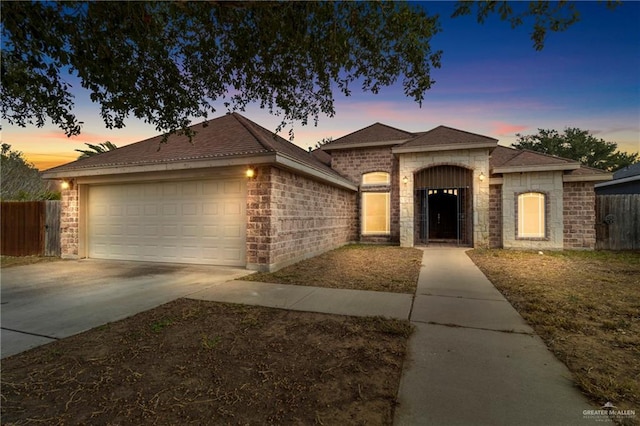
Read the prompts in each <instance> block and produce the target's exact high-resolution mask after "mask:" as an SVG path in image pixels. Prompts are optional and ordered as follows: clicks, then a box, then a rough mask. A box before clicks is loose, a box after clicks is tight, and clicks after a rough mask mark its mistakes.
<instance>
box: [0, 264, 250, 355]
mask: <svg viewBox="0 0 640 426" xmlns="http://www.w3.org/2000/svg"><path fill="white" fill-rule="evenodd" d="M249 273H250V271H247V270H246V269H240V268H232V267H222V266H204V265H182V264H180V265H178V264H159V263H143V262H124V261H106V260H94V259H87V260H80V261H75V260H73V261H60V262H52V263H40V264H35V265H27V266H17V267H12V268H7V269H3V270H2V275H1V276H0V280H1V290H0V295H1V299H0V303H1V307H0V308H1V320H2V322H1V326H2V341H1V350H0V352H1V354H0V357H2V358H4V357H7V356H10V355H14V354H17V353H20V352H23V351H25V350H27V349H30V348H33V347H36V346H39V345H43V344H46V343H49V342H52V341H54V340H56V339H61V338H64V337H68V336H71V335H73V334H77V333H80V332H83V331H86V330H89V329H91V328H94V327H97V326H99V325H102V324H106V323H108V322H112V321H117V320H120V319H123V318H126V317H129V316H131V315H134V314H136V313H138V312H143V311H146V310H148V309H151V308H154V307H156V306H159V305H161V304H163V303H167V302H170V301H172V300H174V299H177V298H180V297H184V296H187V295H190V294H193V293H196V292H198V291H201V290H203V289H206V288H209V287H212V286H215V285H219V284H222V283H224V282H226V281H229V280H232V279H235V278H239V277H242V276H244V275H248V274H249Z"/></svg>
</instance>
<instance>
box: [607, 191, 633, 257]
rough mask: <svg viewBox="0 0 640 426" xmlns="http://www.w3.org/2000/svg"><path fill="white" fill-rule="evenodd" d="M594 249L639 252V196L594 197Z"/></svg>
mask: <svg viewBox="0 0 640 426" xmlns="http://www.w3.org/2000/svg"><path fill="white" fill-rule="evenodd" d="M596 248H597V249H603V250H640V194H615V195H597V196H596Z"/></svg>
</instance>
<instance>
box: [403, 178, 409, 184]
mask: <svg viewBox="0 0 640 426" xmlns="http://www.w3.org/2000/svg"><path fill="white" fill-rule="evenodd" d="M402 183H404V184H405V185H406V184H408V183H409V178H408V177H406V176H405V177H403V178H402Z"/></svg>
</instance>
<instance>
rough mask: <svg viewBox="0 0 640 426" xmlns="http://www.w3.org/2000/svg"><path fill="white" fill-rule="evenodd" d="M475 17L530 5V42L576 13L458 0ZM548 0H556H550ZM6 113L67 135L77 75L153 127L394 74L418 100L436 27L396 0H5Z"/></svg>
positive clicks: (313, 95)
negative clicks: (219, 107) (48, 124)
mask: <svg viewBox="0 0 640 426" xmlns="http://www.w3.org/2000/svg"><path fill="white" fill-rule="evenodd" d="M474 3H476V4H477V12H476V13H477V14H478V20H479V21H481V22H483V21H484V19H485V18H486V16H488V15H489V14H493V13H498V14H500V16H501V17H502V18H503V19H508V20H510V22H511V25H513V26H517V25H520V24H522V23H526V22H525V21H526V20H527V19H528V18H531V17H536V21H535V26H534V28H535V31H534V34H533V36H532V37H533V39H534V43H535V46H536V48H537V49H540V48H542V45H543V42H544V35H545V34H546V32H547V31H561V30H564V29H565V28H567V27H568V26H569V25H571V24H572V23H574V22H575V21H576V20H577V15H576V14H575V12H574V13H573V14H571V13H570V14H568V15H567V14H566V10H572V11H573V10H574V9H573V6H570V3H569V6H567V4H568V3H567V2H560V3H558V4H557V6H550V4H549V2H546V1H531V6H530V10H529V11H526V12H514V11H513V10H512V9H511V7H510V6H509V4H507V3H506V2H495V1H490V2H464V3H461V5H460V6H458V8H457V9H456V11H455V15H456V16H457V15H464V14H468V13H471V10H472V7H473V4H474ZM554 4H555V3H554ZM1 19H2V39H3V44H4V45H3V48H2V64H3V66H2V69H1V76H0V77H1V82H2V91H3V93H2V116H3V118H4V119H5V120H7V122H8V123H10V124H15V125H19V126H26V125H36V126H43V125H44V124H45V122H46V121H47V120H51V121H52V122H53V123H54V124H56V125H58V126H59V127H61V128H62V129H63V130H64V131H65V132H66V134H67V135H69V136H70V135H77V134H79V133H80V130H81V123H80V122H79V121H78V119H77V118H76V116H75V115H74V112H73V107H74V97H73V95H72V90H73V88H72V87H71V83H70V81H75V79H69V78H68V75H72V76H75V77H77V78H78V80H79V81H80V84H81V85H82V87H83V88H85V89H87V90H88V92H89V93H90V97H91V100H92V101H93V102H96V103H98V104H99V105H100V108H101V110H100V113H101V116H102V118H103V119H104V122H105V124H106V126H107V128H121V127H124V125H125V119H126V118H127V117H129V116H134V117H136V118H138V119H141V120H144V121H145V122H148V123H152V124H154V125H155V126H156V128H157V130H158V131H160V132H174V131H178V130H179V131H182V132H186V133H187V134H188V133H189V132H187V126H189V124H190V123H191V120H192V119H193V118H200V117H203V118H206V117H207V116H208V114H209V113H212V112H214V111H215V106H214V105H219V104H222V105H224V107H225V108H226V109H227V110H229V111H230V110H243V109H244V108H245V107H246V106H247V105H248V104H249V103H257V104H259V105H260V106H261V107H262V108H265V109H267V110H268V111H269V112H270V113H272V114H275V115H279V116H281V117H282V123H281V125H280V127H279V129H278V130H280V129H281V128H282V127H283V126H284V125H286V124H287V123H291V122H293V121H297V122H301V123H302V124H303V125H304V124H307V123H308V121H309V119H312V120H313V121H314V122H316V123H317V120H318V117H319V115H320V114H325V115H328V116H333V114H334V112H335V111H334V94H335V93H342V94H344V95H347V96H348V95H349V94H350V93H351V91H352V90H353V89H354V87H357V88H358V89H360V90H363V91H368V92H372V93H378V92H379V91H380V89H381V88H382V87H385V86H389V85H392V84H394V83H396V82H397V81H400V80H401V82H402V86H403V89H404V94H405V95H406V96H407V97H408V98H410V99H413V100H414V101H416V102H418V103H419V104H421V103H422V102H423V100H424V98H425V94H426V92H427V91H428V90H429V89H430V88H431V86H432V85H433V84H434V81H433V79H432V78H431V70H432V69H433V68H438V67H440V59H441V54H442V52H441V51H438V50H432V47H431V39H432V37H433V36H434V35H435V34H437V33H438V32H439V31H440V24H439V20H438V16H437V15H436V16H429V15H427V13H426V12H425V10H424V8H423V7H421V6H420V5H419V4H407V3H403V2H317V1H313V2H287V1H282V2H238V1H230V2H223V1H214V0H212V1H200V2H182V1H178V2H152V1H144V2H39V1H26V2H4V3H3V5H2V15H1Z"/></svg>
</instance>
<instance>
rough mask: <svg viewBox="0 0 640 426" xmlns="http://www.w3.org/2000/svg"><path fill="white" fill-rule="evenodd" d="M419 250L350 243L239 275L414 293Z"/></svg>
mask: <svg viewBox="0 0 640 426" xmlns="http://www.w3.org/2000/svg"><path fill="white" fill-rule="evenodd" d="M421 262H422V251H421V250H419V249H414V248H404V247H398V246H381V245H366V244H350V245H346V246H343V247H341V248H338V249H335V250H332V251H329V252H327V253H324V254H321V255H319V256H316V257H313V258H311V259H307V260H303V261H301V262H298V263H296V264H294V265H291V266H288V267H286V268H283V269H280V270H279V271H277V272H271V273H267V272H257V273H255V274H252V275H248V276H246V277H243V278H240V279H241V280H247V281H262V282H268V283H277V284H294V285H308V286H315V287H329V288H346V289H354V290H372V291H387V292H392V293H415V291H416V285H417V282H418V275H419V273H420V265H421Z"/></svg>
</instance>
